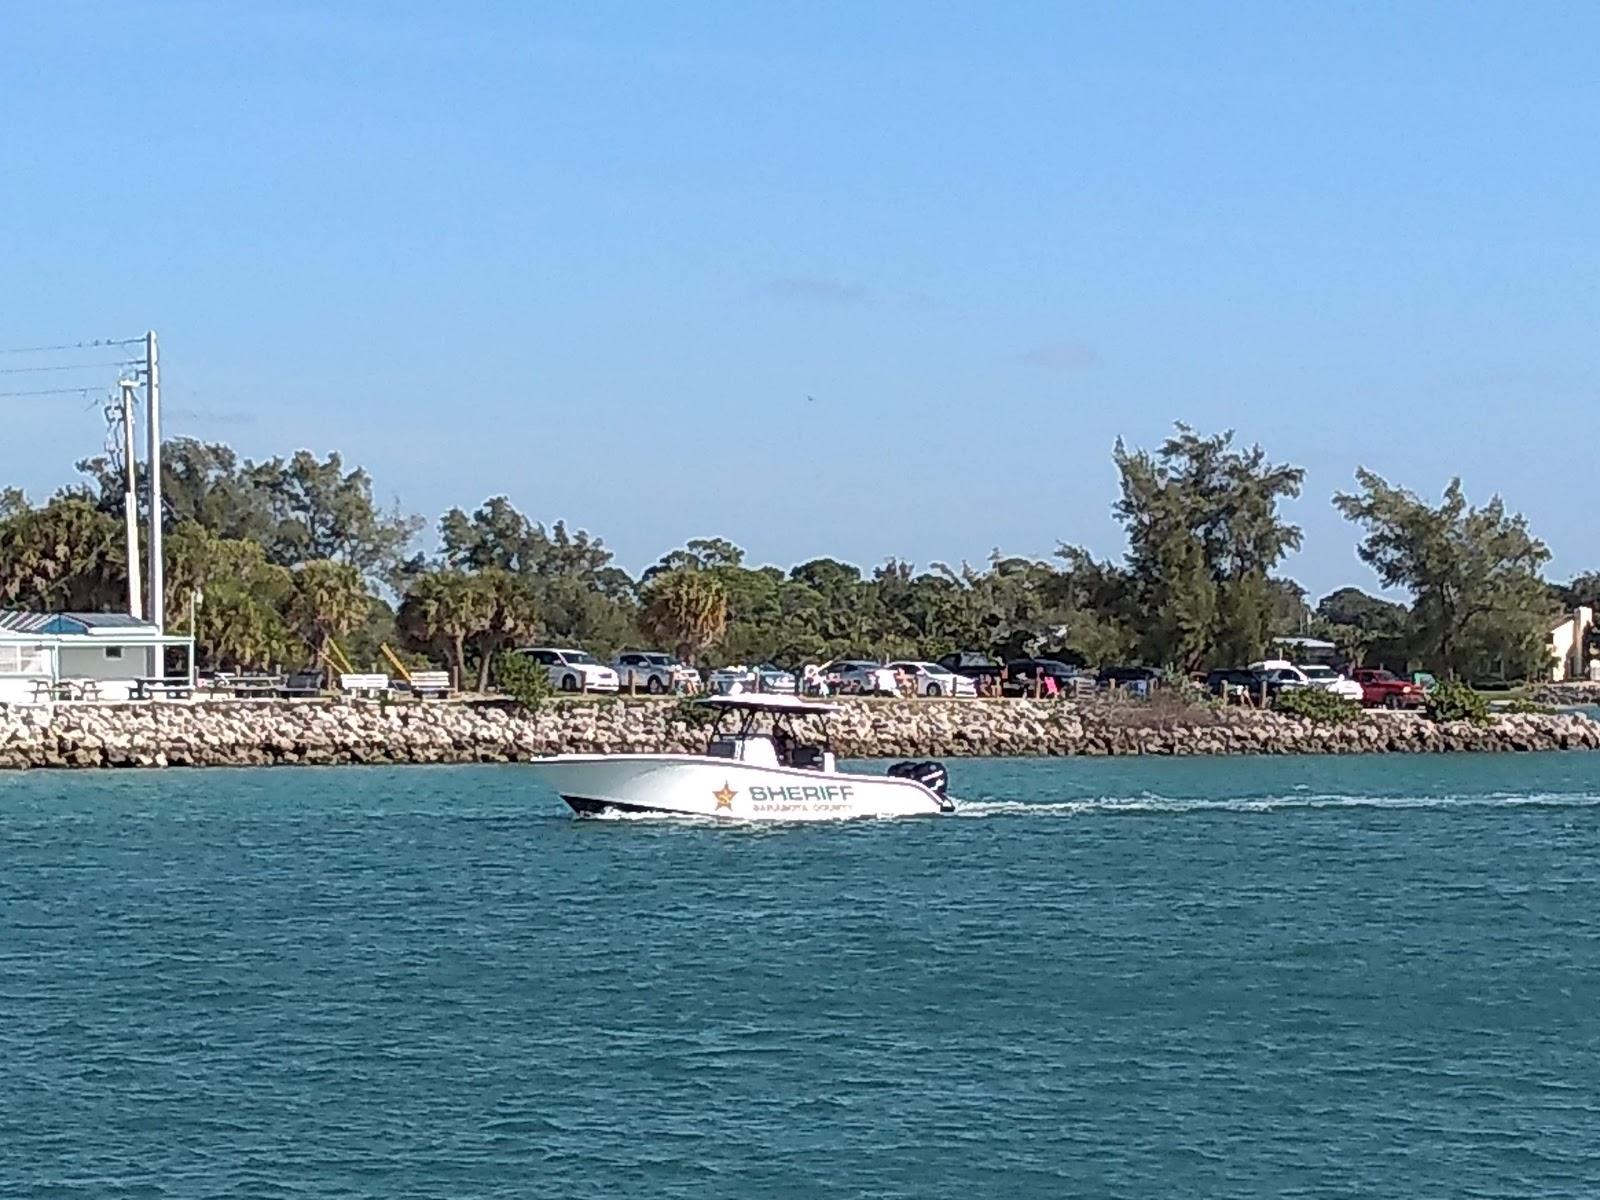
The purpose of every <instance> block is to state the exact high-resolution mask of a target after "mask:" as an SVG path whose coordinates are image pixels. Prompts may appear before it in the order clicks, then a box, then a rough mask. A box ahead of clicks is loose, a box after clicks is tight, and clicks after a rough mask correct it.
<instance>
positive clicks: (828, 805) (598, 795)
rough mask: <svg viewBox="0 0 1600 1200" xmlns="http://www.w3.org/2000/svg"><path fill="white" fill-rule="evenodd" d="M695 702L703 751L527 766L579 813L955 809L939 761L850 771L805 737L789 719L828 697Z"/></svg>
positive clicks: (820, 814)
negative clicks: (702, 721)
mask: <svg viewBox="0 0 1600 1200" xmlns="http://www.w3.org/2000/svg"><path fill="white" fill-rule="evenodd" d="M701 703H702V704H704V705H705V706H706V707H707V708H709V709H712V710H713V711H714V712H715V713H716V719H715V722H714V723H713V725H712V728H711V734H710V737H709V738H708V740H707V743H706V750H705V753H704V754H557V755H554V756H553V757H550V758H538V759H534V760H533V761H532V762H531V763H529V764H528V765H527V768H526V769H527V770H529V771H531V772H532V773H533V775H534V777H535V778H536V779H538V780H539V781H540V782H541V783H543V784H545V785H546V786H547V787H549V788H551V789H552V790H553V791H554V792H555V793H556V794H557V795H559V796H560V797H561V798H562V799H563V800H565V801H566V802H567V803H568V804H569V805H570V806H571V807H572V810H573V811H574V812H576V813H578V814H580V815H583V816H599V815H604V814H606V813H648V814H665V815H672V816H684V817H708V818H711V819H713V820H728V821H841V820H849V819H851V818H854V817H914V816H935V815H937V814H939V813H947V812H953V811H955V805H954V804H952V803H951V802H950V800H949V799H948V798H947V797H946V795H945V771H944V767H943V766H941V765H940V764H938V763H935V762H906V763H896V764H895V765H894V766H893V767H891V768H890V774H888V775H856V774H847V773H845V772H842V771H840V770H839V769H838V765H837V763H836V761H835V759H834V754H833V750H832V749H831V748H830V747H829V746H828V743H827V740H826V738H825V737H824V738H823V739H822V740H820V741H813V742H803V741H801V740H800V736H799V735H797V733H796V731H795V728H794V722H795V720H796V719H797V718H806V717H814V718H826V717H827V715H828V714H830V713H833V712H837V711H838V710H837V709H836V708H834V707H833V706H831V705H827V704H817V703H815V702H813V701H810V700H802V699H800V698H798V697H796V696H781V695H736V696H712V697H709V698H708V699H706V700H703V701H701ZM824 725H825V721H824ZM763 726H765V728H763Z"/></svg>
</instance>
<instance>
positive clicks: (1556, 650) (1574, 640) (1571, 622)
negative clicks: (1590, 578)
mask: <svg viewBox="0 0 1600 1200" xmlns="http://www.w3.org/2000/svg"><path fill="white" fill-rule="evenodd" d="M1593 629H1594V609H1592V608H1588V607H1579V608H1575V609H1573V610H1572V615H1571V616H1570V617H1568V618H1567V619H1566V620H1565V621H1563V622H1561V624H1559V625H1557V626H1556V627H1555V628H1554V629H1552V630H1551V631H1550V657H1551V658H1552V659H1554V661H1553V662H1552V663H1551V664H1550V678H1551V679H1552V680H1554V681H1555V682H1556V683H1562V682H1565V681H1566V680H1569V679H1600V660H1596V659H1592V658H1590V657H1589V654H1588V649H1587V647H1588V643H1589V634H1590V633H1591V632H1592V631H1593Z"/></svg>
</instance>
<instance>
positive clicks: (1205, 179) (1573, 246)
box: [0, 0, 1600, 593]
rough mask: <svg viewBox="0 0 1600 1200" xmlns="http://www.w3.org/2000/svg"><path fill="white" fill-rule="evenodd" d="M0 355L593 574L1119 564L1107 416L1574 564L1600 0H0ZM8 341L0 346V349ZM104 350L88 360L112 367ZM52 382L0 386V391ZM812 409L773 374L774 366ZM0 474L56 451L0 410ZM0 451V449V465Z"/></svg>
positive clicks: (184, 428) (1591, 346) (1316, 518)
mask: <svg viewBox="0 0 1600 1200" xmlns="http://www.w3.org/2000/svg"><path fill="white" fill-rule="evenodd" d="M0 33H3V35H4V44H5V58H6V66H5V69H4V71H0V130H3V135H0V286H3V287H4V291H5V302H4V303H3V304H0V348H8V347H18V346H30V345H34V344H39V343H54V342H60V341H75V340H78V339H80V338H94V337H102V336H126V335H128V334H131V333H139V332H142V331H143V330H144V329H146V328H148V327H154V328H155V329H157V330H158V331H159V332H160V334H161V337H162V344H163V348H164V364H165V372H164V375H165V380H166V383H167V389H166V394H167V397H168V405H169V408H170V409H171V414H170V416H169V420H168V428H169V431H170V432H171V433H173V434H191V435H194V436H198V437H204V438H213V439H222V440H227V441H229V442H232V443H233V444H235V445H236V446H238V447H239V448H240V449H241V450H242V451H243V452H245V453H247V454H251V455H255V456H261V455H267V454H271V453H278V452H283V451H287V450H292V449H294V448H297V447H301V446H306V447H310V448H312V449H315V450H318V451H319V452H320V451H326V450H330V449H339V450H342V451H343V452H344V453H345V454H346V456H347V459H350V460H354V461H357V462H360V463H362V464H363V465H365V466H367V467H368V468H369V469H370V470H371V471H372V473H373V475H374V477H375V479H376V481H377V486H378V490H379V492H380V493H381V494H382V495H383V496H385V497H386V498H398V500H399V501H400V502H401V503H402V504H403V505H404V506H406V507H407V508H409V509H412V510H414V511H418V512H422V513H425V514H428V515H429V516H430V518H431V517H433V516H436V515H437V513H438V512H440V511H441V510H442V509H444V508H446V507H448V506H450V505H453V504H460V505H464V506H469V507H470V506H472V505H475V504H476V503H478V502H479V501H481V500H483V499H484V498H485V497H487V496H489V495H491V494H494V493H497V492H504V493H506V494H508V495H510V496H511V498H512V499H513V500H514V501H515V503H516V504H518V505H519V506H520V507H522V508H523V509H524V510H525V511H527V512H529V513H530V514H532V515H534V516H535V517H537V518H539V519H542V520H545V521H550V520H554V519H555V518H558V517H561V518H565V519H566V520H567V521H568V522H569V523H571V524H574V525H580V526H583V527H586V528H588V529H590V530H592V531H593V532H595V533H598V534H599V535H601V536H602V537H604V538H605V539H606V540H607V542H608V543H609V544H611V545H612V546H613V547H614V548H615V549H616V550H617V552H618V554H619V558H620V560H621V561H622V563H623V564H624V565H626V566H629V567H631V568H635V569H637V568H639V567H642V566H644V565H646V564H647V563H649V562H650V561H652V560H653V559H654V558H655V557H656V556H657V555H658V554H659V553H661V552H662V551H664V550H666V549H668V548H670V547H672V546H674V545H678V544H681V543H682V542H683V541H684V540H685V539H686V538H689V537H693V536H697V535H706V534H713V533H715V534H722V535H727V536H729V537H732V538H733V539H735V540H736V541H738V542H740V543H741V544H743V545H744V546H746V547H747V548H748V549H749V550H750V552H751V554H752V557H753V558H754V559H756V560H757V561H776V562H780V563H783V564H785V565H787V564H789V563H792V562H794V561H797V560H801V559H804V558H808V557H812V556H816V555H820V554H829V553H831V554H837V555H839V556H841V557H845V558H849V559H851V560H854V561H858V562H861V563H863V564H867V565H870V564H871V563H874V562H876V561H879V560H881V559H882V558H884V557H885V556H887V555H889V554H896V555H901V556H905V557H910V558H912V559H914V560H916V561H918V562H920V563H925V562H927V561H928V560H929V559H933V558H944V559H949V560H954V559H959V558H962V557H966V558H970V559H974V560H977V559H981V558H983V557H984V556H985V555H987V553H988V552H989V550H990V549H991V548H992V547H995V546H999V547H1001V548H1003V549H1004V550H1006V551H1007V552H1010V553H1027V554H1040V555H1042V554H1048V553H1049V552H1050V551H1051V550H1052V549H1053V548H1054V546H1055V544H1056V542H1057V541H1058V540H1060V539H1064V540H1067V541H1071V542H1080V543H1084V544H1087V545H1088V546H1089V547H1090V548H1091V549H1093V550H1095V551H1096V552H1098V553H1101V554H1113V553H1120V551H1121V548H1122V542H1121V537H1120V533H1119V531H1118V530H1117V528H1116V527H1115V525H1114V523H1113V521H1112V519H1111V515H1110V505H1111V502H1112V500H1113V498H1114V494H1115V490H1116V481H1115V472H1114V470H1113V468H1112V466H1111V462H1110V450H1111V445H1112V443H1113V441H1114V440H1115V439H1116V438H1117V437H1118V436H1119V435H1121V436H1123V437H1126V438H1127V439H1129V441H1130V442H1132V443H1135V444H1140V445H1153V444H1155V443H1156V442H1157V441H1158V440H1159V439H1160V438H1161V437H1162V436H1163V434H1164V433H1165V431H1166V430H1167V428H1168V426H1169V424H1170V422H1171V421H1173V420H1174V419H1182V420H1185V421H1188V422H1189V423H1191V424H1194V425H1196V426H1198V427H1200V428H1201V429H1203V430H1208V431H1209V430H1213V429H1218V428H1228V427H1232V428H1235V429H1237V430H1238V431H1239V434H1240V435H1241V437H1243V438H1244V439H1246V440H1247V441H1257V440H1258V441H1260V442H1262V443H1263V444H1264V445H1265V446H1266V447H1267V449H1268V450H1269V452H1271V454H1272V455H1273V456H1274V457H1275V458H1279V459H1287V460H1289V461H1292V462H1295V463H1299V464H1302V465H1304V466H1305V467H1306V468H1307V469H1308V471H1309V476H1308V480H1307V489H1306V498H1305V499H1304V500H1302V501H1301V502H1300V503H1298V504H1297V505H1295V506H1294V509H1293V513H1294V516H1295V517H1296V518H1297V519H1298V520H1299V521H1300V522H1301V523H1302V524H1303V525H1304V526H1305V529H1306V548H1305V550H1304V551H1303V552H1302V553H1301V554H1300V555H1298V556H1297V557H1296V558H1295V559H1294V560H1292V561H1291V562H1290V563H1289V564H1288V567H1287V569H1288V571H1289V572H1290V573H1292V574H1294V575H1295V576H1297V577H1298V578H1300V579H1301V580H1302V581H1303V582H1304V583H1306V584H1307V585H1308V586H1309V587H1310V588H1311V589H1312V590H1313V592H1314V593H1321V592H1323V591H1326V590H1327V589H1329V588H1331V587H1334V586H1337V585H1339V584H1341V583H1345V582H1355V583H1360V584H1364V585H1370V583H1371V576H1370V573H1369V572H1367V571H1366V569H1365V568H1364V567H1362V566H1361V565H1360V563H1359V562H1358V561H1357V560H1356V558H1355V553H1354V545H1355V540H1356V539H1355V536H1354V531H1353V530H1351V529H1350V528H1349V527H1348V526H1346V525H1345V524H1344V523H1343V522H1342V521H1340V520H1339V518H1338V517H1337V515H1336V514H1335V513H1334V512H1333V511H1332V509H1331V507H1330V505H1329V503H1328V497H1329V496H1330V495H1331V493H1333V492H1334V491H1335V490H1336V489H1338V488H1340V487H1343V486H1346V485H1348V484H1349V482H1350V481H1351V475H1352V472H1353V470H1354V468H1355V467H1356V465H1357V464H1365V465H1367V466H1369V467H1372V468H1374V469H1376V470H1378V471H1380V472H1382V473H1384V474H1386V475H1387V476H1389V477H1390V478H1391V479H1393V480H1395V481H1396V482H1400V483H1403V484H1405V485H1407V486H1410V487H1412V488H1414V489H1416V490H1419V491H1422V492H1424V493H1426V494H1429V495H1437V493H1438V492H1439V490H1440V489H1441V488H1442V487H1443V485H1444V484H1445V482H1446V480H1447V479H1448V477H1449V476H1451V475H1452V474H1460V475H1461V476H1462V477H1463V478H1464V480H1465V482H1466V485H1467V489H1468V492H1469V495H1471V496H1472V497H1473V498H1474V499H1486V498H1487V497H1488V496H1489V495H1490V494H1491V493H1492V492H1495V491H1499V492H1501V493H1503V494H1504V496H1505V497H1506V499H1507V501H1508V503H1510V504H1511V505H1512V506H1513V507H1515V508H1519V509H1522V510H1523V511H1525V512H1526V513H1527V514H1528V515H1529V516H1530V518H1531V519H1532V520H1533V522H1534V526H1535V529H1536V531H1537V532H1538V533H1540V534H1541V535H1543V536H1544V537H1545V538H1546V539H1547V540H1548V541H1549V542H1550V544H1551V546H1552V548H1553V549H1554V550H1555V554H1556V558H1555V562H1554V564H1553V566H1552V574H1553V575H1555V576H1557V577H1561V578H1564V577H1566V576H1567V575H1570V574H1571V573H1573V572H1575V571H1577V570H1580V569H1585V568H1592V567H1600V544H1597V541H1600V535H1597V534H1596V532H1595V529H1596V526H1595V523H1594V512H1595V503H1594V498H1593V497H1594V488H1595V486H1596V485H1595V482H1594V479H1595V476H1594V474H1593V470H1592V464H1593V462H1594V459H1595V456H1596V451H1597V433H1600V426H1597V423H1596V417H1597V414H1600V405H1597V403H1596V401H1597V384H1600V342H1597V333H1600V330H1597V321H1596V317H1597V308H1600V295H1597V290H1600V71H1597V68H1596V60H1595V47H1596V46H1597V45H1600V8H1597V7H1595V6H1592V5H1580V4H1570V5H1557V4H1537V5H1513V4H1502V5H1498V6H1491V5H1466V4H1461V5H1447V4H1427V5H1423V4H1395V5H1387V4H1385V5H1365V6H1358V5H1348V4H1338V5H1335V4H1293V3H1278V2H1273V3H1260V4H1254V3H1228V4H1215V5H1191V4H1178V3H1173V4H1168V5H1139V4H1127V3H1117V4H1097V5H1068V4H1056V3H1038V4H1020V3H993V4H981V5H972V4H967V5H953V4H950V5H945V4H933V3H917V4H909V3H904V4H900V3H874V4H862V3H854V2H852V3H837V4H829V3H817V2H814V0H807V2H805V3H796V4H792V5H781V4H775V3H761V4H748V3H725V4H720V3H719V4H698V3H687V4H680V5H645V4H637V3H632V4H606V3H593V2H585V3H572V4H566V5H561V4H531V3H529V4H524V3H513V2H509V0H508V2H506V3H472V2H462V3H454V4H449V5H444V4H420V3H418V4H398V3H351V2H346V3H340V4H331V3H329V4H322V3H294V2H290V0H255V2H254V3H251V4H224V3H198V2H188V3H185V2H174V3H163V4H144V5H129V4H125V3H81V2H75V0H54V2H52V3H50V4H22V3H13V4H9V5H7V6H6V7H5V9H4V11H3V15H0ZM29 361H33V360H28V359H26V358H24V359H20V360H19V359H18V358H16V357H15V356H0V367H9V366H16V365H22V364H23V363H25V362H29ZM108 375H114V371H107V370H104V369H102V371H101V373H99V374H96V373H95V372H93V371H91V372H88V379H87V381H88V382H93V383H95V384H96V385H98V384H99V383H101V382H107V383H108V382H110V379H109V378H102V376H108ZM84 378H85V377H84V376H83V375H74V374H72V373H63V374H50V375H45V374H7V375H0V391H12V390H18V389H19V388H21V387H24V386H27V385H33V386H40V385H42V384H44V383H45V382H50V383H59V382H61V381H62V380H64V379H70V380H73V381H78V380H82V379H84ZM808 394H809V395H811V396H815V397H816V400H815V402H814V403H808V402H807V401H806V399H805V397H806V396H807V395H808ZM0 405H3V407H0V438H3V440H4V442H5V443H6V445H7V450H8V451H9V452H8V453H7V454H6V455H5V457H4V462H5V471H4V475H5V476H6V477H7V479H6V480H0V482H7V481H10V482H19V483H23V484H25V485H27V486H28V488H29V490H30V491H31V492H32V493H33V494H35V496H36V497H37V496H40V495H43V494H48V492H49V491H51V490H53V488H54V487H56V486H58V485H59V484H61V483H64V482H67V481H68V480H69V479H70V478H71V477H72V471H71V462H72V460H73V459H75V458H77V457H80V456H82V455H84V454H87V453H91V452H93V451H94V450H95V449H96V448H97V446H98V445H99V442H100V439H101V422H100V420H99V418H98V417H97V416H96V415H95V414H94V413H93V412H90V411H86V410H85V406H84V402H83V401H82V400H81V399H79V398H76V397H70V396H69V397H37V398H16V397H11V398H6V399H3V400H0ZM19 447H20V448H21V452H20V453H19V452H18V448H19Z"/></svg>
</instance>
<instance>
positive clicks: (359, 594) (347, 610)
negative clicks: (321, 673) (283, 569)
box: [288, 558, 372, 658]
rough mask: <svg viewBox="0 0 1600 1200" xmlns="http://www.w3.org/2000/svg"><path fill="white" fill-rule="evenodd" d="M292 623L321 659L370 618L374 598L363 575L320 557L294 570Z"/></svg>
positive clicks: (342, 564) (356, 570)
mask: <svg viewBox="0 0 1600 1200" xmlns="http://www.w3.org/2000/svg"><path fill="white" fill-rule="evenodd" d="M293 577H294V591H293V593H292V594H291V595H290V597H289V613H288V615H289V620H290V622H291V623H292V624H293V625H294V627H295V629H296V631H297V632H298V633H299V634H300V635H301V637H303V638H304V639H305V640H306V641H307V642H308V643H310V645H311V648H312V649H313V650H315V651H316V653H317V657H318V658H321V657H322V656H323V655H324V654H325V653H326V652H327V649H328V643H329V642H331V641H333V640H334V639H335V638H338V637H342V636H343V635H345V634H347V633H349V632H350V631H351V630H352V629H354V628H356V627H357V626H358V625H360V624H361V623H362V622H363V621H365V620H366V619H367V612H368V610H369V608H370V607H371V603H372V601H371V599H370V598H369V597H368V595H367V588H366V584H365V583H364V582H363V581H362V578H361V572H360V570H359V569H357V568H356V567H353V566H351V565H350V564H349V563H341V562H334V561H333V560H332V559H327V558H317V559H312V560H311V561H310V562H307V563H301V564H300V565H299V566H298V567H296V568H295V569H294V572H293Z"/></svg>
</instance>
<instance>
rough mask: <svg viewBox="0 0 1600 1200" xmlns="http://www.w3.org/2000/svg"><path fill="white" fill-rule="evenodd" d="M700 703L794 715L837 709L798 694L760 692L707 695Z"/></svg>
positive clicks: (711, 706) (714, 706)
mask: <svg viewBox="0 0 1600 1200" xmlns="http://www.w3.org/2000/svg"><path fill="white" fill-rule="evenodd" d="M700 703H701V704H704V705H706V706H707V707H708V708H716V709H724V710H726V709H732V710H734V711H743V712H768V713H789V714H792V715H796V716H799V715H801V714H804V713H835V712H838V711H839V709H838V707H837V706H836V705H833V704H818V703H816V702H815V701H813V700H803V699H801V698H800V697H799V696H784V695H778V694H771V695H767V694H762V693H756V694H754V695H747V694H739V695H734V696H707V697H706V698H705V699H704V700H702V701H700Z"/></svg>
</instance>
